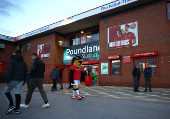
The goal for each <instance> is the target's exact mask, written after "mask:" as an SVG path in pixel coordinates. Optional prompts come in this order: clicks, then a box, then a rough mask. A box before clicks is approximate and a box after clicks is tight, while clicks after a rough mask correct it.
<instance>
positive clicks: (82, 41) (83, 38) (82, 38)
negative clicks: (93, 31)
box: [81, 33, 86, 44]
mask: <svg viewBox="0 0 170 119" xmlns="http://www.w3.org/2000/svg"><path fill="white" fill-rule="evenodd" d="M83 43H86V33H82V34H81V44H83Z"/></svg>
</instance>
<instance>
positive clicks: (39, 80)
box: [20, 53, 50, 108]
mask: <svg viewBox="0 0 170 119" xmlns="http://www.w3.org/2000/svg"><path fill="white" fill-rule="evenodd" d="M31 58H32V59H33V60H34V61H33V62H32V64H31V71H30V72H29V74H30V75H31V81H30V85H29V89H28V92H27V94H26V99H25V102H24V104H21V105H20V107H23V108H28V106H29V103H30V101H31V98H32V94H33V92H34V90H35V88H36V87H38V90H39V91H40V94H41V96H42V98H43V100H44V105H43V106H42V107H45V108H47V107H49V106H50V105H49V103H48V99H47V95H46V93H45V91H44V89H43V82H44V72H45V64H44V62H43V61H41V60H40V59H39V58H38V55H37V54H36V53H32V54H31Z"/></svg>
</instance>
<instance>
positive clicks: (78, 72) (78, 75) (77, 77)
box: [70, 65, 81, 80]
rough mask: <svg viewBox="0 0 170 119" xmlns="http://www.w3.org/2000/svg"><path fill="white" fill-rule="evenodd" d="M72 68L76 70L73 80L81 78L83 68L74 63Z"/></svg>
mask: <svg viewBox="0 0 170 119" xmlns="http://www.w3.org/2000/svg"><path fill="white" fill-rule="evenodd" d="M70 70H74V75H73V80H80V79H81V68H77V67H75V66H74V65H72V66H71V67H70Z"/></svg>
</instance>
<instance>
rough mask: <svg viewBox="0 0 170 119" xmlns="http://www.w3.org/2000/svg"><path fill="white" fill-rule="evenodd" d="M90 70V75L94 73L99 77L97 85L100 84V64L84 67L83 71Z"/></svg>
mask: <svg viewBox="0 0 170 119" xmlns="http://www.w3.org/2000/svg"><path fill="white" fill-rule="evenodd" d="M87 68H88V69H89V71H90V73H91V72H93V73H94V74H96V76H97V80H96V81H95V83H96V84H99V66H98V64H92V65H82V70H83V71H85V70H86V69H87Z"/></svg>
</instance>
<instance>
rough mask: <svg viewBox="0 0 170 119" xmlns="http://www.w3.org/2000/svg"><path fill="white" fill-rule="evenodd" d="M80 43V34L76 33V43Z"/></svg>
mask: <svg viewBox="0 0 170 119" xmlns="http://www.w3.org/2000/svg"><path fill="white" fill-rule="evenodd" d="M78 44H80V34H77V35H76V45H78Z"/></svg>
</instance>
